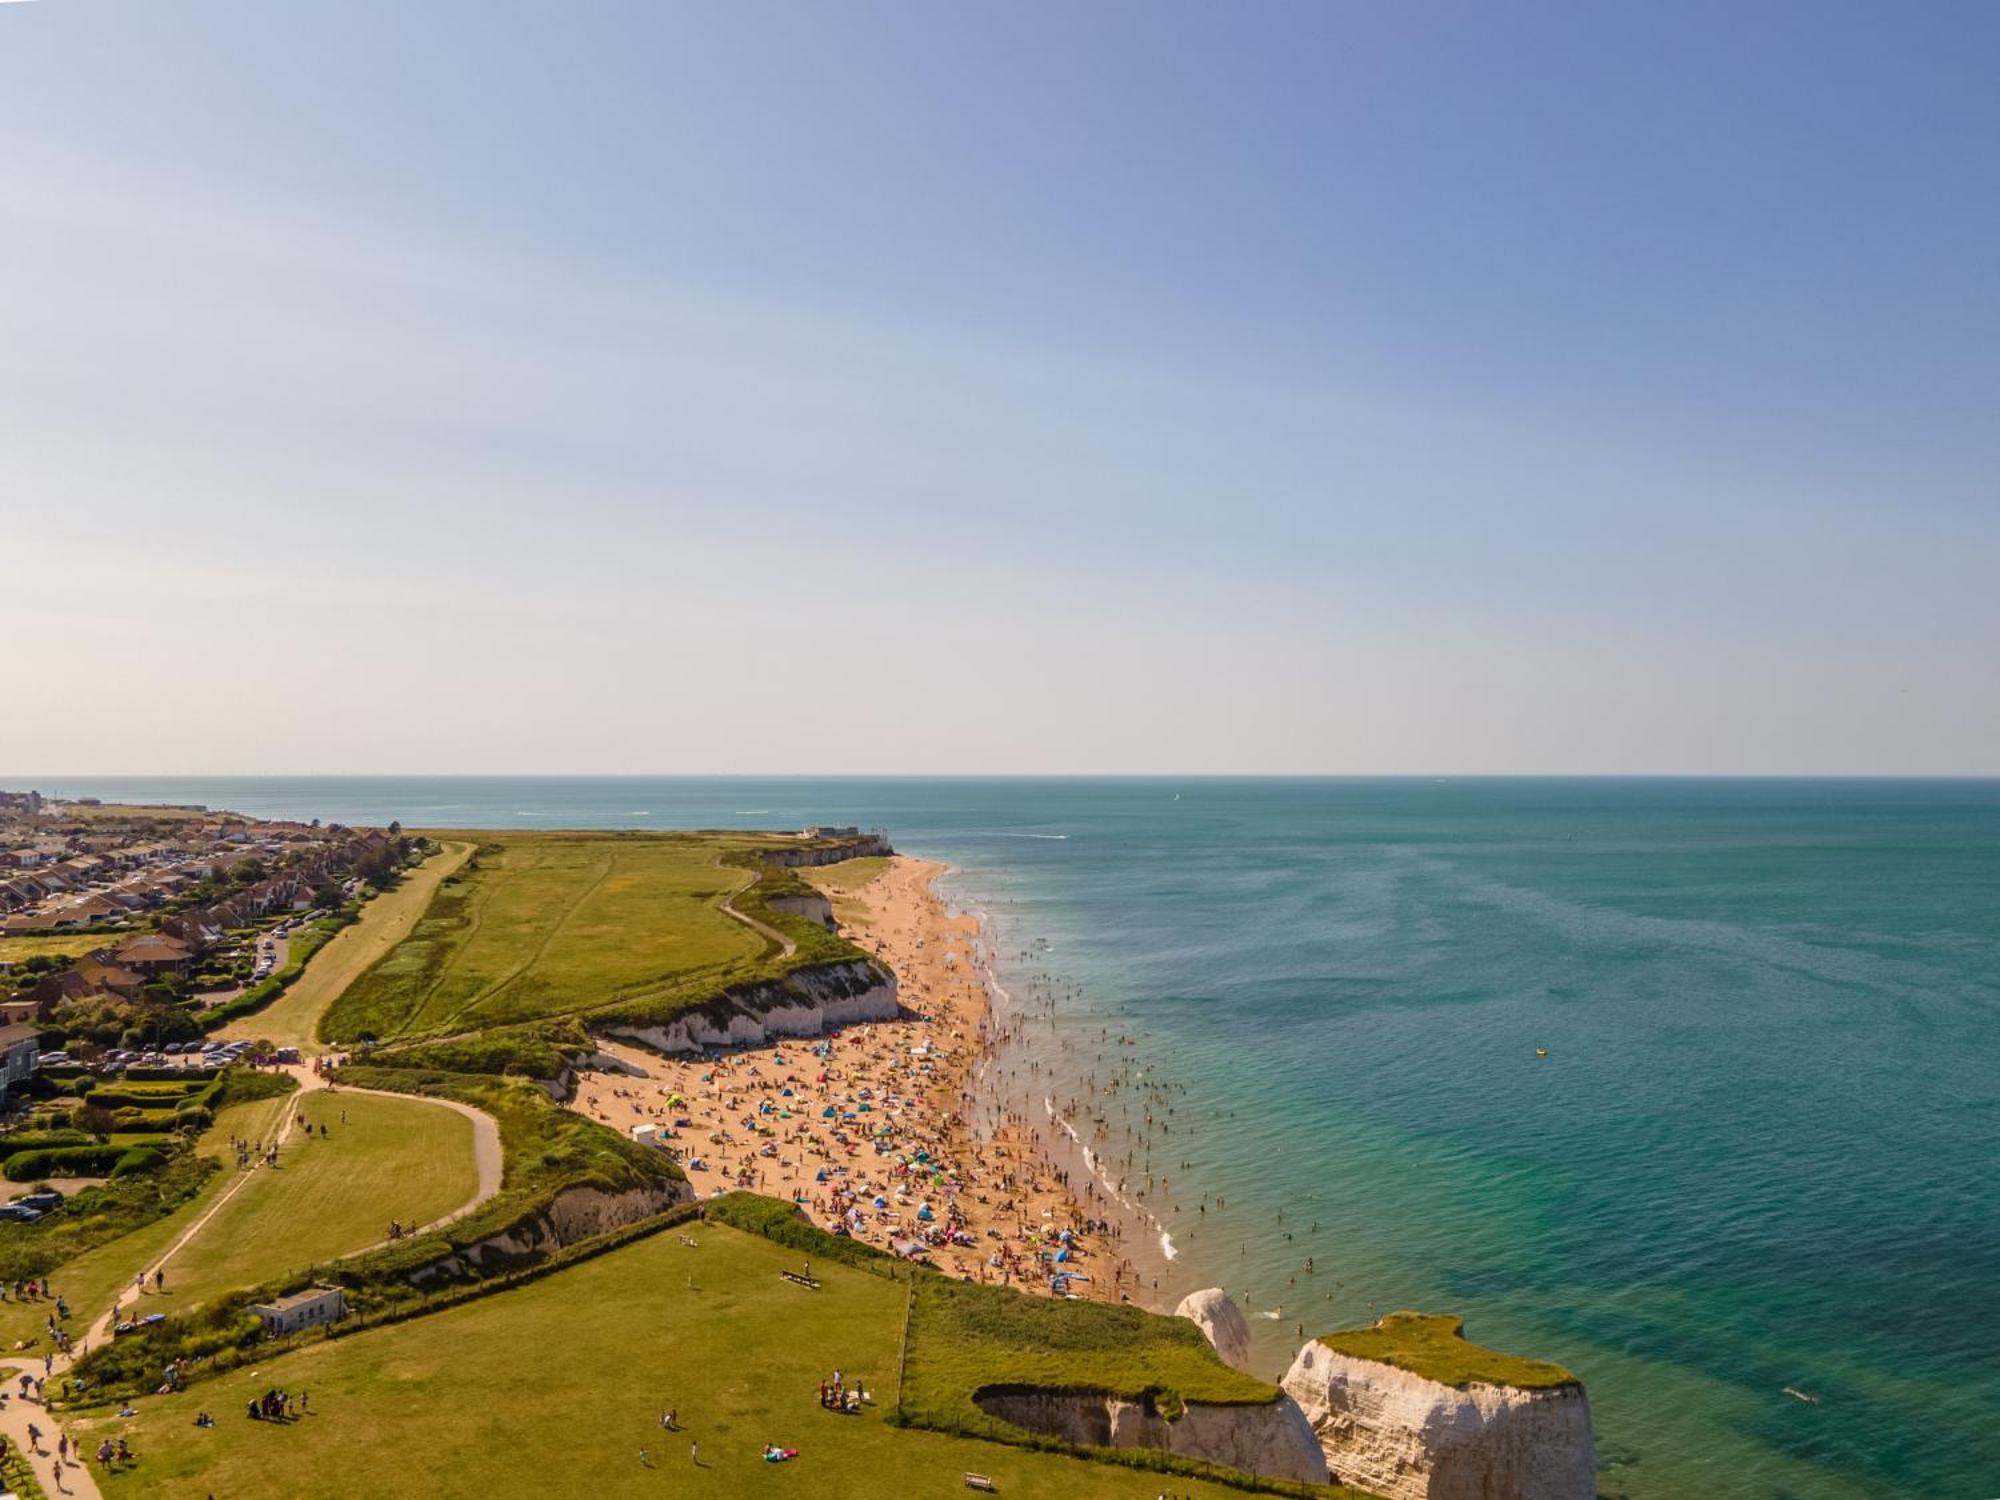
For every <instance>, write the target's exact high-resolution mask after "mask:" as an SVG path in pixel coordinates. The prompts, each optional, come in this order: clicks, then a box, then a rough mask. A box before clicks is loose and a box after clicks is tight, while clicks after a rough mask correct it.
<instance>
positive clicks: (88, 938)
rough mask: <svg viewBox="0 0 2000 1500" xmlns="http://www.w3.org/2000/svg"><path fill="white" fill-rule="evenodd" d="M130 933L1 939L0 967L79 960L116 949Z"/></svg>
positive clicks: (125, 931)
mask: <svg viewBox="0 0 2000 1500" xmlns="http://www.w3.org/2000/svg"><path fill="white" fill-rule="evenodd" d="M132 932H133V929H131V928H126V929H122V930H120V931H117V932H49V933H26V934H22V935H18V936H15V937H0V964H18V963H22V962H25V961H26V960H28V959H31V958H50V957H53V958H81V957H82V956H83V955H84V954H86V953H93V952H95V951H96V950H97V949H99V948H115V947H117V946H118V945H119V944H120V943H122V942H125V941H126V940H127V939H129V938H130V937H131V936H132Z"/></svg>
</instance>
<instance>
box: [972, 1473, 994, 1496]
mask: <svg viewBox="0 0 2000 1500" xmlns="http://www.w3.org/2000/svg"><path fill="white" fill-rule="evenodd" d="M965 1487H966V1488H967V1489H969V1490H985V1491H986V1492H987V1493H988V1494H991V1493H993V1492H994V1491H995V1490H996V1489H997V1486H996V1485H995V1484H994V1483H993V1481H992V1480H990V1479H988V1478H987V1477H986V1476H985V1475H984V1474H970V1473H968V1474H967V1475H966V1476H965Z"/></svg>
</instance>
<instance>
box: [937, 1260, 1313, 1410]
mask: <svg viewBox="0 0 2000 1500" xmlns="http://www.w3.org/2000/svg"><path fill="white" fill-rule="evenodd" d="M985 1385H1030V1386H1044V1387H1047V1388H1049V1389H1052V1390H1091V1391H1105V1392H1109V1393H1112V1394H1116V1395H1120V1396H1124V1397H1126V1398H1128V1399H1136V1398H1137V1397H1138V1396H1139V1395H1140V1394H1141V1393H1143V1392H1146V1391H1149V1390H1150V1391H1153V1392H1156V1393H1161V1394H1163V1395H1164V1394H1170V1396H1171V1397H1178V1398H1180V1399H1181V1400H1184V1401H1202V1402H1213V1403H1216V1404H1218V1405H1230V1404H1241V1405H1261V1404H1263V1403H1264V1402H1267V1401H1272V1400H1275V1399H1276V1398H1277V1395H1278V1391H1277V1388H1276V1387H1274V1386H1271V1385H1267V1384H1266V1383H1265V1382H1263V1381H1261V1380H1258V1379H1256V1378H1255V1377H1254V1376H1250V1375H1245V1374H1243V1373H1242V1372H1241V1371H1238V1370H1235V1369H1232V1368H1230V1367H1229V1366H1228V1365H1226V1364H1224V1363H1223V1362H1222V1361H1221V1360H1220V1359H1218V1358H1217V1357H1216V1354H1215V1351H1214V1350H1213V1349H1212V1348H1210V1347H1209V1344H1208V1340H1207V1339H1205V1338H1203V1337H1202V1335H1201V1330H1200V1329H1198V1328H1196V1327H1195V1325H1194V1324H1193V1323H1191V1322H1189V1321H1188V1320H1187V1319H1185V1318H1162V1317H1158V1316H1156V1315H1154V1314H1152V1313H1149V1312H1145V1311H1142V1310H1141V1309H1139V1308H1136V1307H1121V1306H1116V1305H1113V1304H1111V1303H1104V1302H1059V1301H1056V1300H1054V1299H1051V1298H1048V1297H1030V1296H1024V1295H1023V1294H1021V1293H1019V1292H1016V1291H1013V1290H1010V1289H1008V1288H1005V1287H996V1286H977V1285H974V1284H972V1283H970V1282H963V1281H951V1280H948V1279H947V1278H945V1277H942V1276H925V1277H920V1278H919V1279H918V1281H917V1283H916V1296H915V1300H914V1301H913V1303H912V1305H911V1314H910V1338H909V1362H908V1375H907V1377H906V1380H905V1385H904V1392H903V1406H904V1410H905V1411H906V1412H907V1414H908V1415H909V1417H910V1419H911V1420H912V1421H913V1422H917V1423H919V1424H921V1425H923V1426H926V1427H937V1428H942V1429H944V1430H946V1431H953V1432H970V1433H983V1434H986V1435H989V1436H998V1435H1001V1434H1004V1433H1005V1432H1006V1431H1007V1428H1006V1425H1005V1424H1003V1423H1001V1422H1000V1421H999V1420H998V1419H997V1418H994V1417H989V1416H987V1415H986V1413H984V1412H982V1411H981V1410H980V1409H979V1408H978V1407H977V1406H975V1405H974V1404H973V1401H972V1393H973V1392H974V1391H975V1390H977V1389H978V1388H979V1387H981V1386H985Z"/></svg>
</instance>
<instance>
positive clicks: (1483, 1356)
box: [1319, 1312, 1576, 1390]
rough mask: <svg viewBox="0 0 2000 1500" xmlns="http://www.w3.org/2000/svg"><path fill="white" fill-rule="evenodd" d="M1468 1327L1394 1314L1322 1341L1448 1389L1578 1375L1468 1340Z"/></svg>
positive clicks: (1441, 1317)
mask: <svg viewBox="0 0 2000 1500" xmlns="http://www.w3.org/2000/svg"><path fill="white" fill-rule="evenodd" d="M1464 1327H1465V1325H1464V1324H1463V1323H1462V1322H1461V1321H1460V1320H1459V1319H1457V1318H1454V1317H1451V1316H1449V1315H1445V1314H1426V1313H1414V1312H1395V1313H1390V1314H1389V1315H1388V1316H1387V1317H1385V1318H1383V1319H1382V1320H1381V1321H1380V1322H1378V1323H1376V1324H1374V1325H1372V1326H1370V1327H1367V1328H1348V1329H1344V1330H1342V1331H1341V1332H1339V1333H1326V1334H1321V1335H1320V1339H1319V1342H1320V1343H1322V1344H1324V1345H1326V1347H1327V1348H1329V1349H1332V1350H1334V1351H1335V1352H1336V1353H1339V1354H1351V1355H1353V1356H1354V1357H1355V1358H1357V1359H1376V1360H1381V1361H1382V1362H1383V1363H1384V1364H1391V1365H1395V1366H1396V1367H1397V1368H1398V1369H1403V1370H1408V1371H1410V1372H1411V1373H1412V1374H1414V1375H1422V1376H1424V1377H1425V1378H1426V1379H1428V1380H1435V1381H1438V1382H1440V1383H1442V1384H1444V1385H1452V1386H1462V1385H1466V1384H1468V1383H1470V1382H1472V1381H1475V1380H1478V1381H1484V1382H1485V1383H1487V1384H1489V1385H1511V1386H1519V1387H1522V1388H1524V1389H1530V1390H1532V1389H1534V1388H1536V1387H1543V1386H1552V1385H1569V1384H1572V1383H1574V1381H1575V1380H1576V1377H1575V1376H1574V1375H1572V1374H1570V1372H1569V1371H1567V1370H1565V1369H1564V1368H1563V1367H1562V1366H1561V1365H1552V1364H1549V1363H1548V1362H1547V1361H1545V1360H1539V1359H1521V1358H1519V1357H1518V1356H1516V1355H1512V1354H1502V1353H1500V1352H1498V1351H1497V1350H1493V1349H1487V1348H1482V1347H1481V1346H1480V1345H1478V1344H1474V1343H1471V1342H1469V1341H1468V1340H1467V1339H1466V1337H1465V1334H1464Z"/></svg>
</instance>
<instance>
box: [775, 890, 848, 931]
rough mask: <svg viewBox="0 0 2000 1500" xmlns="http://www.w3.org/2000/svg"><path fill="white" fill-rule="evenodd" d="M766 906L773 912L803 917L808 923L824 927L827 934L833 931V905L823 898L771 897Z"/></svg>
mask: <svg viewBox="0 0 2000 1500" xmlns="http://www.w3.org/2000/svg"><path fill="white" fill-rule="evenodd" d="M766 904H767V905H769V906H770V908H771V910H773V911H781V912H786V913H788V914H789V915H791V916H794V917H804V918H805V919H806V920H807V921H808V922H812V923H815V924H817V925H818V926H821V927H824V928H825V929H826V930H827V931H828V932H832V931H834V930H835V927H834V921H833V903H832V902H831V901H829V900H827V898H826V897H824V896H817V895H815V896H773V897H771V898H770V900H769V902H767V903H766Z"/></svg>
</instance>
